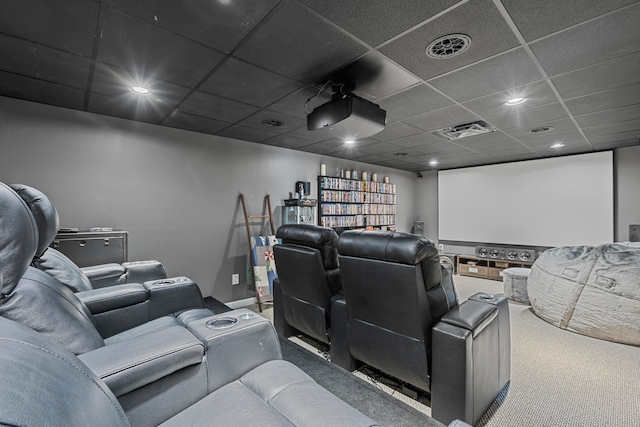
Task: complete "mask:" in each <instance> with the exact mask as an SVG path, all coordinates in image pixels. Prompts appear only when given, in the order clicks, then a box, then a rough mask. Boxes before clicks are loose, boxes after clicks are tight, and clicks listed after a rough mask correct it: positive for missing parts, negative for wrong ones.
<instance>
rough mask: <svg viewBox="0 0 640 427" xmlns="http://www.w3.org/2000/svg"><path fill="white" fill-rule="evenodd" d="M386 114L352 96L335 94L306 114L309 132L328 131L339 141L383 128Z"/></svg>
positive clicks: (355, 138)
mask: <svg viewBox="0 0 640 427" xmlns="http://www.w3.org/2000/svg"><path fill="white" fill-rule="evenodd" d="M386 117H387V112H386V111H385V110H383V109H382V108H380V107H379V106H378V105H377V104H374V103H373V102H370V101H367V100H366V99H362V98H360V97H358V96H355V95H353V94H352V93H342V92H339V93H336V94H335V95H334V96H333V98H332V99H331V101H329V102H327V103H326V104H322V105H321V106H319V107H316V108H315V109H314V110H313V111H312V112H311V113H309V115H307V129H309V130H320V129H328V130H329V132H330V133H331V134H332V135H333V136H335V137H336V138H340V139H344V140H350V141H355V140H358V139H363V138H367V137H369V136H371V135H375V134H376V133H378V132H380V131H382V129H384V124H385V119H386Z"/></svg>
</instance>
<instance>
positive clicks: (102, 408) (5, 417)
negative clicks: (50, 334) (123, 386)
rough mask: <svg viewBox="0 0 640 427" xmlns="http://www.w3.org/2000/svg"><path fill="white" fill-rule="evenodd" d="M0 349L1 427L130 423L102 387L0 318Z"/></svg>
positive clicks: (54, 348) (60, 353)
mask: <svg viewBox="0 0 640 427" xmlns="http://www.w3.org/2000/svg"><path fill="white" fill-rule="evenodd" d="M0 348H2V355H1V356H0V378H2V381H0V396H2V398H1V399H0V420H1V421H0V422H1V423H2V424H3V425H5V424H6V425H22V426H40V425H47V426H65V427H67V426H88V425H91V426H128V425H129V422H128V419H127V416H126V414H125V413H124V411H123V409H122V407H121V406H120V403H118V400H117V399H116V397H115V396H114V395H113V393H112V392H111V390H109V388H108V387H107V386H106V385H105V383H104V382H103V381H102V380H100V379H99V378H98V377H97V376H96V375H95V374H94V373H93V372H91V370H89V369H88V368H87V367H86V366H85V365H84V364H83V363H82V362H80V360H78V358H77V357H75V356H74V355H72V354H71V353H70V352H68V351H66V350H65V349H63V348H62V347H60V346H59V345H56V344H54V343H52V342H51V341H50V340H48V339H46V337H44V336H42V335H40V334H38V333H36V332H34V331H33V330H31V329H29V328H27V327H25V326H22V325H20V324H18V323H16V322H13V321H11V320H8V319H4V318H0Z"/></svg>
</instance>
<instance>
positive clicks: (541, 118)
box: [490, 102, 569, 130]
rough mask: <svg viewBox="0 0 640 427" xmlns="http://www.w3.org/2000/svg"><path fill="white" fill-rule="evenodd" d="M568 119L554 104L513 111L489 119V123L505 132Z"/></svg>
mask: <svg viewBox="0 0 640 427" xmlns="http://www.w3.org/2000/svg"><path fill="white" fill-rule="evenodd" d="M568 118H569V116H568V114H567V112H566V111H565V109H564V107H563V106H562V105H560V103H559V102H556V103H555V104H549V105H543V106H541V107H536V108H527V109H526V110H517V109H515V110H514V111H512V112H511V113H510V114H503V115H501V116H495V117H491V119H490V121H491V124H492V125H494V126H495V127H497V128H498V129H502V130H507V129H513V128H518V127H525V126H526V127H530V126H532V125H535V124H536V123H544V122H549V121H552V120H559V119H568Z"/></svg>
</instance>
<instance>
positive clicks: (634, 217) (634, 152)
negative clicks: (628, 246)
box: [613, 147, 640, 242]
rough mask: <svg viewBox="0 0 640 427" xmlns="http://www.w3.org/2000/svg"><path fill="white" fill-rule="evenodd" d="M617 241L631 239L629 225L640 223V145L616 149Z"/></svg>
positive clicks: (615, 196)
mask: <svg viewBox="0 0 640 427" xmlns="http://www.w3.org/2000/svg"><path fill="white" fill-rule="evenodd" d="M613 159H614V170H615V177H614V183H616V191H615V193H614V198H615V201H616V206H615V212H614V214H615V219H616V230H615V236H616V241H618V242H624V241H627V240H629V225H630V224H640V147H627V148H619V149H617V150H615V151H614V156H613Z"/></svg>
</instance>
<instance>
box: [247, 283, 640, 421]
mask: <svg viewBox="0 0 640 427" xmlns="http://www.w3.org/2000/svg"><path fill="white" fill-rule="evenodd" d="M454 281H455V286H456V289H457V291H458V296H459V298H460V301H464V300H466V299H467V298H468V297H469V296H471V295H473V294H475V293H477V292H489V293H494V294H502V292H503V290H502V282H499V281H494V280H484V279H477V278H471V277H465V276H458V275H457V276H454ZM255 309H256V311H257V306H256V307H255ZM509 309H510V315H511V335H512V337H511V339H512V346H511V383H510V384H509V386H508V387H507V389H505V391H503V393H502V394H501V395H500V396H498V399H497V400H496V402H495V403H494V404H493V405H492V406H491V408H489V410H488V411H487V413H486V414H485V415H484V416H483V417H482V419H481V420H480V421H479V422H478V424H477V427H505V426H509V427H511V426H513V427H516V426H517V427H539V426H544V427H603V426H612V427H613V426H615V427H640V347H634V346H628V345H624V344H617V343H612V342H609V341H603V340H598V339H595V338H590V337H585V336H582V335H579V334H575V333H572V332H568V331H565V330H562V329H559V328H556V327H555V326H552V325H550V324H548V323H546V322H545V321H543V320H541V319H540V318H538V317H537V316H536V315H535V314H534V313H533V311H532V310H531V307H529V306H528V305H524V304H519V303H514V302H510V304H509ZM262 314H263V315H264V316H265V317H268V318H269V317H270V316H272V313H271V310H270V309H267V310H265V311H264V312H263V313H262ZM638 317H639V321H640V313H639V316H638ZM293 341H294V342H297V343H298V344H300V345H301V346H302V347H304V348H307V350H308V351H310V353H316V355H318V351H317V350H316V349H314V348H313V347H312V346H310V345H305V342H303V341H301V340H300V339H299V338H293ZM321 355H322V354H320V356H321ZM314 357H316V356H314ZM355 374H356V375H357V376H359V377H361V378H363V379H364V380H365V381H367V382H369V383H373V384H375V386H376V387H378V388H379V389H380V390H386V391H388V392H389V395H390V396H392V397H394V398H398V399H399V400H401V401H403V402H405V403H408V404H410V405H411V406H412V407H414V408H416V409H417V410H419V411H421V412H423V413H425V414H430V413H431V408H429V407H428V404H429V403H428V398H424V397H423V396H418V400H416V399H415V396H414V395H413V393H409V395H405V394H402V393H401V392H400V391H399V390H398V387H397V386H394V385H393V380H391V379H388V380H384V378H381V377H380V376H379V374H378V373H375V375H376V376H377V378H376V377H373V378H372V377H371V376H370V375H364V374H363V373H358V372H356V373H355ZM387 384H390V386H388V385H387ZM372 418H373V417H372ZM389 425H394V424H389Z"/></svg>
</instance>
